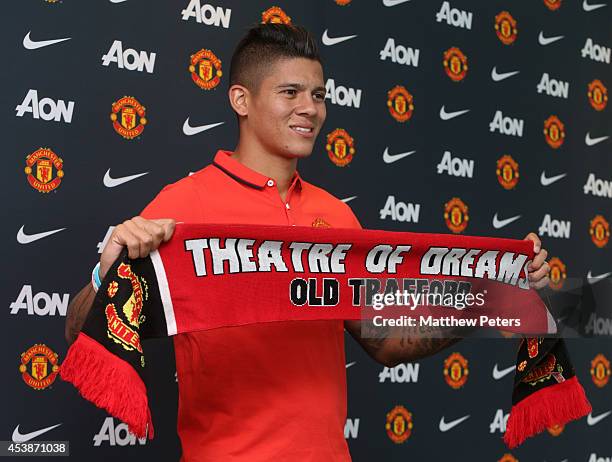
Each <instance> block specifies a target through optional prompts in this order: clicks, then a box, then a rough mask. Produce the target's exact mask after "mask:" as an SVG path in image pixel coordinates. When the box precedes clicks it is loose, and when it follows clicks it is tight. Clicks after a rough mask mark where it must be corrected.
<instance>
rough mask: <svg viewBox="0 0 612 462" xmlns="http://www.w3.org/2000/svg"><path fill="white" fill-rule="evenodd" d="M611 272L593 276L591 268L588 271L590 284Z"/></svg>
mask: <svg viewBox="0 0 612 462" xmlns="http://www.w3.org/2000/svg"><path fill="white" fill-rule="evenodd" d="M611 274H612V272H611V273H603V274H597V275H595V276H593V275H592V274H591V270H589V272H588V273H587V281H589V284H593V283H594V282H597V281H599V280H600V279H604V278H607V277H608V276H610V275H611Z"/></svg>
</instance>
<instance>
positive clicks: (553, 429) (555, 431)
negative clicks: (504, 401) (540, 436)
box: [546, 424, 565, 436]
mask: <svg viewBox="0 0 612 462" xmlns="http://www.w3.org/2000/svg"><path fill="white" fill-rule="evenodd" d="M564 429H565V425H559V424H555V425H551V426H550V427H546V430H548V433H550V434H551V435H552V436H559V435H560V434H561V433H563V430H564Z"/></svg>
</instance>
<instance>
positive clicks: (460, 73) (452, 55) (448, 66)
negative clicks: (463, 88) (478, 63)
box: [442, 47, 468, 82]
mask: <svg viewBox="0 0 612 462" xmlns="http://www.w3.org/2000/svg"><path fill="white" fill-rule="evenodd" d="M442 63H443V64H444V71H445V72H446V75H448V76H449V77H450V79H451V80H452V81H453V82H459V81H460V80H463V79H464V78H465V76H466V74H467V71H468V63H467V56H465V55H464V54H463V52H462V51H461V50H460V49H459V48H457V47H452V48H449V49H448V50H446V51H445V52H444V59H443V61H442Z"/></svg>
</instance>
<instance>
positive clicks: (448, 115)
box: [440, 106, 470, 120]
mask: <svg viewBox="0 0 612 462" xmlns="http://www.w3.org/2000/svg"><path fill="white" fill-rule="evenodd" d="M467 112H470V110H469V109H463V110H462V111H455V112H446V108H445V107H444V106H442V107H441V108H440V119H442V120H450V119H454V118H455V117H459V116H460V115H463V114H465V113H467Z"/></svg>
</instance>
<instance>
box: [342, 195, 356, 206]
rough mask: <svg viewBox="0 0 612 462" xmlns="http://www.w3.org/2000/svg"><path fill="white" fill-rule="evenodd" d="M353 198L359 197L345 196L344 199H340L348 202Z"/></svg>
mask: <svg viewBox="0 0 612 462" xmlns="http://www.w3.org/2000/svg"><path fill="white" fill-rule="evenodd" d="M353 199H357V196H351V197H345V198H344V199H340V200H341V201H342V202H344V203H345V204H346V203H347V202H350V201H352V200H353Z"/></svg>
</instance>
